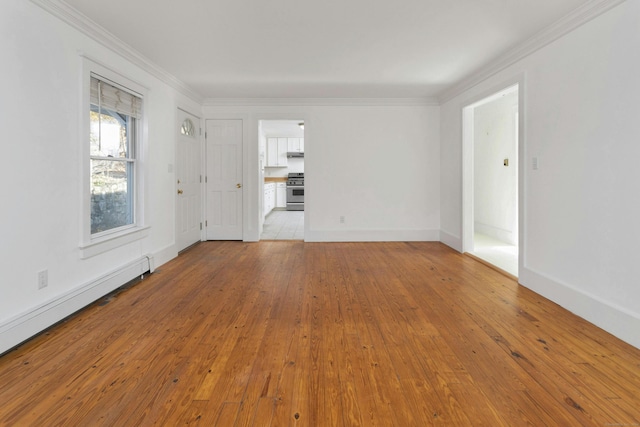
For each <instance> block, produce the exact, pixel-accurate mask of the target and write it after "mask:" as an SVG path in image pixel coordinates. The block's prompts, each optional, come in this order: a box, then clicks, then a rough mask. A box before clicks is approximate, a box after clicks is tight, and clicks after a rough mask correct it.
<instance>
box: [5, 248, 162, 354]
mask: <svg viewBox="0 0 640 427" xmlns="http://www.w3.org/2000/svg"><path fill="white" fill-rule="evenodd" d="M153 264H154V262H153V256H152V255H148V256H144V257H142V258H140V259H138V260H135V261H133V262H130V263H128V264H125V265H123V266H122V267H120V268H118V269H116V270H114V271H112V272H110V273H107V274H105V275H102V276H100V277H98V278H96V279H95V280H92V281H91V282H89V283H85V284H84V285H81V286H78V287H77V288H75V289H74V290H71V291H69V292H66V293H63V294H61V295H58V296H56V297H55V298H53V299H52V300H50V301H48V302H45V303H43V304H40V305H38V306H35V307H32V308H30V309H29V310H27V311H25V312H23V313H21V314H18V315H17V316H14V317H12V318H10V319H8V320H6V321H4V322H2V323H1V324H0V354H2V353H4V352H6V351H7V350H9V349H11V348H13V347H15V346H17V345H18V344H20V343H21V342H23V341H25V340H27V339H29V338H31V337H32V336H34V335H36V334H38V333H39V332H42V331H43V330H45V329H46V328H48V327H50V326H52V325H54V324H56V323H57V322H59V321H61V320H63V319H64V318H65V317H67V316H69V315H71V314H73V313H75V312H76V311H78V310H80V309H81V308H83V307H86V306H87V305H89V304H91V303H93V302H94V301H96V300H97V299H99V298H101V297H102V296H104V295H106V294H108V293H109V292H112V291H114V290H115V289H117V288H119V287H120V286H122V285H124V284H125V283H127V282H129V281H130V280H133V279H135V278H136V277H138V276H140V275H142V274H144V273H145V272H147V271H149V270H150V266H151V265H153Z"/></svg>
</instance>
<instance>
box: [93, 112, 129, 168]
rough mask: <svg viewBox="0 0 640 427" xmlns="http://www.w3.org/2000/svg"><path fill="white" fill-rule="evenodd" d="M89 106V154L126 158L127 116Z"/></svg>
mask: <svg viewBox="0 0 640 427" xmlns="http://www.w3.org/2000/svg"><path fill="white" fill-rule="evenodd" d="M101 113H102V114H100V113H98V107H97V106H95V105H92V106H91V111H90V113H89V117H90V125H91V126H90V135H89V141H90V145H91V155H92V156H99V157H115V158H126V157H128V156H129V141H128V120H129V117H128V116H125V115H122V114H118V113H114V112H112V111H109V110H104V109H103V110H102V111H101Z"/></svg>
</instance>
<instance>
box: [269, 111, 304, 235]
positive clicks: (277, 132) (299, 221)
mask: <svg viewBox="0 0 640 427" xmlns="http://www.w3.org/2000/svg"><path fill="white" fill-rule="evenodd" d="M304 146H305V138H304V120H259V121H258V147H259V148H258V153H259V167H260V171H259V173H260V182H261V183H262V187H263V191H261V192H260V199H261V200H260V203H259V205H260V207H261V208H260V210H259V211H260V239H261V240H304V196H305V194H304V193H305V187H304Z"/></svg>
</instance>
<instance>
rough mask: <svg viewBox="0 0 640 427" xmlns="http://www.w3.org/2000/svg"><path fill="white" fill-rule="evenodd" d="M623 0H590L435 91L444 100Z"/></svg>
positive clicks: (442, 101)
mask: <svg viewBox="0 0 640 427" xmlns="http://www.w3.org/2000/svg"><path fill="white" fill-rule="evenodd" d="M625 1H626V0H591V1H589V2H587V3H585V4H584V5H582V6H581V7H579V8H577V9H575V10H574V11H572V12H571V13H569V14H568V15H565V16H564V17H563V18H561V19H559V20H558V21H556V22H554V23H553V24H551V25H550V26H548V27H546V28H545V29H543V30H542V31H540V32H538V33H536V34H535V35H534V36H532V37H530V38H529V39H527V40H525V41H524V42H523V43H520V44H519V45H517V46H516V47H514V48H512V49H510V50H508V51H506V52H505V53H503V54H502V55H499V56H498V57H497V58H495V59H494V60H493V61H490V63H489V64H488V65H486V66H484V67H481V68H480V69H478V70H476V71H475V72H473V73H471V74H470V75H469V76H468V77H466V78H464V79H462V80H461V81H460V82H458V83H456V84H455V85H453V86H451V87H450V88H448V89H446V90H444V91H443V92H441V93H440V95H438V101H439V103H440V104H443V103H445V102H447V101H450V100H451V99H453V98H455V97H456V96H458V95H460V94H462V93H463V92H465V91H467V90H469V89H471V88H472V87H473V86H475V85H477V84H478V83H480V82H482V81H484V80H486V79H488V78H489V77H491V76H493V75H494V74H497V73H498V72H500V71H502V70H504V69H506V68H507V67H509V66H510V65H513V64H515V63H516V62H518V61H520V60H521V59H523V58H526V57H527V56H529V55H531V54H532V53H534V52H536V51H537V50H539V49H541V48H543V47H545V46H547V45H548V44H550V43H552V42H554V41H555V40H557V39H559V38H560V37H562V36H564V35H566V34H568V33H570V32H571V31H573V30H575V29H576V28H578V27H580V26H582V25H584V24H586V23H587V22H589V21H591V20H593V19H594V18H597V17H598V16H600V15H602V14H603V13H605V12H607V11H608V10H610V9H613V8H614V7H616V6H618V5H620V4H622V3H624V2H625Z"/></svg>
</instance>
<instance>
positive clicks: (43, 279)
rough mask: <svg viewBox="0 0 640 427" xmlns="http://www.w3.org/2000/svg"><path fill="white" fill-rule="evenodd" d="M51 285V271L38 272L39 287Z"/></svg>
mask: <svg viewBox="0 0 640 427" xmlns="http://www.w3.org/2000/svg"><path fill="white" fill-rule="evenodd" d="M48 285H49V271H48V270H42V271H40V272H39V273H38V289H43V288H46V287H47V286H48Z"/></svg>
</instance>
